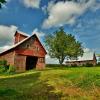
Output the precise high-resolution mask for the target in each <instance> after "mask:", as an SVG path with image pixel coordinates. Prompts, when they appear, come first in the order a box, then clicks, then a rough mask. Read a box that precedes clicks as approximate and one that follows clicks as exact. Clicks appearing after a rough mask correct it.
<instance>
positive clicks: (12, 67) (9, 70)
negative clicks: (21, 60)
mask: <svg viewBox="0 0 100 100" xmlns="http://www.w3.org/2000/svg"><path fill="white" fill-rule="evenodd" d="M7 72H8V73H12V72H15V67H14V66H11V65H10V66H9V69H8V70H7Z"/></svg>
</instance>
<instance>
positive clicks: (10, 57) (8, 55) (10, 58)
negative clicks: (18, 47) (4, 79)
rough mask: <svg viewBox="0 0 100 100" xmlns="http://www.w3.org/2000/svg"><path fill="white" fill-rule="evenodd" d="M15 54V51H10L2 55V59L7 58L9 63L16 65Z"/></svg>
mask: <svg viewBox="0 0 100 100" xmlns="http://www.w3.org/2000/svg"><path fill="white" fill-rule="evenodd" d="M14 56H15V52H14V51H10V52H8V53H6V54H4V55H1V56H0V60H6V61H7V64H8V65H14Z"/></svg>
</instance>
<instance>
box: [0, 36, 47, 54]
mask: <svg viewBox="0 0 100 100" xmlns="http://www.w3.org/2000/svg"><path fill="white" fill-rule="evenodd" d="M32 36H35V37H36V38H37V39H38V37H37V35H36V34H32V35H31V36H29V37H27V38H25V39H23V40H22V41H20V42H18V43H16V44H14V45H13V46H11V47H10V48H9V49H8V50H5V51H3V52H1V53H0V55H2V54H4V53H6V52H8V51H10V50H13V49H15V48H16V47H18V46H19V45H20V44H22V43H24V42H25V41H27V40H28V39H30V38H31V37H32ZM38 41H39V39H38ZM39 42H40V41H39ZM40 44H41V42H40ZM41 46H42V47H43V49H44V46H43V45H42V44H41ZM44 51H45V52H46V50H45V49H44ZM46 53H47V52H46Z"/></svg>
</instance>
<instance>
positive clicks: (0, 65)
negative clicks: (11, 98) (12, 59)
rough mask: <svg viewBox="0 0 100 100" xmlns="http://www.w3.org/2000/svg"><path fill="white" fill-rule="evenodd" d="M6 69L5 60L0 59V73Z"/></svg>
mask: <svg viewBox="0 0 100 100" xmlns="http://www.w3.org/2000/svg"><path fill="white" fill-rule="evenodd" d="M7 69H8V67H7V61H6V60H1V61H0V73H2V72H6V71H7Z"/></svg>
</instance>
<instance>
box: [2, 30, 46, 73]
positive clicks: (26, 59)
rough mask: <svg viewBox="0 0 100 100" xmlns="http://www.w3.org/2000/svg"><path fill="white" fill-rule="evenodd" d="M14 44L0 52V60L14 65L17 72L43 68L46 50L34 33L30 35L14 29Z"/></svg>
mask: <svg viewBox="0 0 100 100" xmlns="http://www.w3.org/2000/svg"><path fill="white" fill-rule="evenodd" d="M14 38H15V41H14V45H13V46H12V47H11V48H9V49H8V50H6V51H4V52H2V53H0V60H6V61H7V64H8V65H12V66H14V67H15V69H16V71H17V72H23V71H25V70H30V69H33V68H36V69H44V68H45V55H46V54H47V53H46V50H45V48H44V47H43V45H42V44H41V42H40V41H39V39H38V37H37V36H36V34H32V35H31V36H29V35H27V34H26V33H23V32H20V31H16V32H15V35H14Z"/></svg>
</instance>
